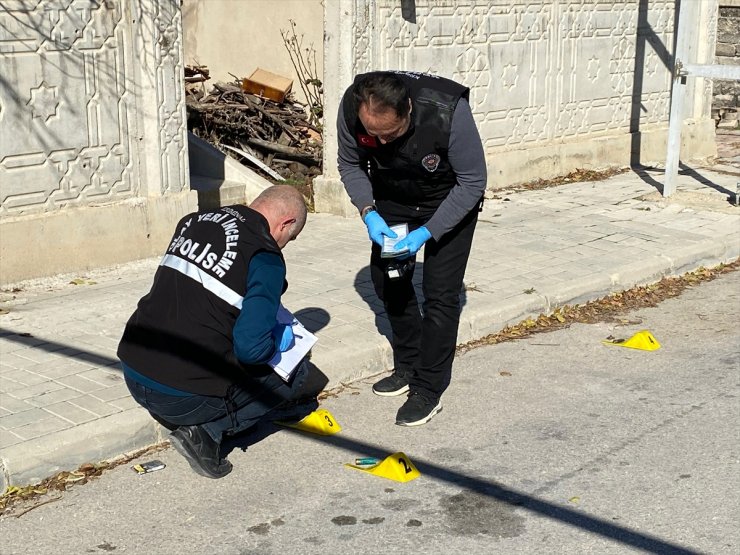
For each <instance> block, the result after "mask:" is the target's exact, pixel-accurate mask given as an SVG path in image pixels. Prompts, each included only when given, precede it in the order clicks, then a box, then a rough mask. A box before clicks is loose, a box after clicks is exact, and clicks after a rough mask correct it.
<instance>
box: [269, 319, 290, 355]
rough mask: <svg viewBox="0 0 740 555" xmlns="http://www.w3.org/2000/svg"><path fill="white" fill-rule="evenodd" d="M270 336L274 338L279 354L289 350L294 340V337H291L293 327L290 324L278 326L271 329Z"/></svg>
mask: <svg viewBox="0 0 740 555" xmlns="http://www.w3.org/2000/svg"><path fill="white" fill-rule="evenodd" d="M272 336H273V337H274V338H275V343H276V344H277V348H278V350H279V351H280V352H281V353H284V352H285V351H287V350H288V349H290V348H291V347H292V346H293V342H294V340H295V336H294V335H293V326H291V325H290V324H287V325H286V324H278V325H277V326H275V327H274V328H272Z"/></svg>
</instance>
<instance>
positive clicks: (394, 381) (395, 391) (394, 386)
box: [373, 371, 409, 397]
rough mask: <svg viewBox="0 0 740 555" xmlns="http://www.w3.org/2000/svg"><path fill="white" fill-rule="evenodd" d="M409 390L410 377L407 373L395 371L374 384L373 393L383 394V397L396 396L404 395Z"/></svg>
mask: <svg viewBox="0 0 740 555" xmlns="http://www.w3.org/2000/svg"><path fill="white" fill-rule="evenodd" d="M408 390H409V379H408V377H407V376H406V374H403V373H399V372H398V371H396V372H393V374H391V375H390V376H386V377H385V378H383V379H382V380H378V381H377V382H375V384H374V385H373V393H375V395H382V396H383V397H395V396H396V395H402V394H404V393H406V392H407V391H408Z"/></svg>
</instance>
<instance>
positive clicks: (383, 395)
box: [373, 385, 409, 397]
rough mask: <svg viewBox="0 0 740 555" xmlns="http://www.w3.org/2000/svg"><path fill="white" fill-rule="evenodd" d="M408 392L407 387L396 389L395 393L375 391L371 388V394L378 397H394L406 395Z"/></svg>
mask: <svg viewBox="0 0 740 555" xmlns="http://www.w3.org/2000/svg"><path fill="white" fill-rule="evenodd" d="M408 390H409V386H408V385H404V386H403V387H402V388H401V389H396V390H395V391H377V390H376V389H375V388H374V387H373V393H375V395H380V396H381V397H396V396H398V395H403V394H404V393H407V392H408Z"/></svg>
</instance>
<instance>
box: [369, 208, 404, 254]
mask: <svg viewBox="0 0 740 555" xmlns="http://www.w3.org/2000/svg"><path fill="white" fill-rule="evenodd" d="M365 225H366V226H367V234H368V235H369V236H370V239H372V241H373V242H374V243H377V244H378V245H380V246H381V247H382V246H383V235H387V236H388V237H390V238H391V239H395V238H396V237H398V236H397V235H396V232H395V231H391V228H390V227H388V224H387V223H385V220H384V219H383V217H382V216H381V215H380V214H378V213H377V212H375V211H374V210H373V211H372V212H368V213H367V215H366V216H365Z"/></svg>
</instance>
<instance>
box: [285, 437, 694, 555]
mask: <svg viewBox="0 0 740 555" xmlns="http://www.w3.org/2000/svg"><path fill="white" fill-rule="evenodd" d="M283 429H284V430H285V431H286V432H288V433H294V434H299V435H301V436H303V437H304V438H305V437H309V434H305V433H303V432H300V431H297V430H294V429H292V428H283ZM310 438H311V439H313V440H314V441H319V442H324V443H327V444H330V445H332V446H334V447H337V448H339V449H344V450H345V451H348V452H350V453H353V456H354V454H355V453H362V454H363V456H368V457H376V458H379V459H384V458H385V457H387V456H388V453H387V451H385V450H383V449H380V448H378V447H376V446H374V445H371V444H369V443H364V442H362V441H359V440H356V439H350V438H348V437H347V436H346V435H343V437H338V436H336V435H334V436H313V435H310ZM413 463H414V465H415V466H416V468H417V469H418V470H419V472H421V474H424V475H426V476H429V477H432V478H435V479H437V480H440V481H444V482H448V483H450V484H455V485H457V486H459V487H461V488H464V489H466V490H469V491H471V492H474V493H476V494H478V495H482V496H486V497H489V498H492V499H496V500H497V501H500V502H503V503H507V504H509V505H512V506H514V507H519V508H521V509H524V510H527V511H530V512H532V513H536V514H538V515H540V516H544V517H546V518H549V519H552V520H557V521H560V522H562V523H563V524H568V525H570V526H574V527H576V528H580V529H581V530H584V531H586V532H590V533H592V534H596V535H599V536H602V537H605V538H608V539H611V540H614V541H615V542H619V543H622V544H625V545H629V546H632V547H636V548H639V549H643V550H645V551H648V552H650V553H675V554H677V555H682V554H686V555H688V554H691V555H696V554H698V553H699V552H698V551H694V550H692V549H689V548H686V547H682V546H680V545H678V544H675V543H671V542H669V541H667V540H663V539H661V538H659V537H656V536H653V535H651V534H646V533H642V532H638V531H636V530H633V529H631V528H627V527H625V526H619V525H616V524H614V523H613V522H611V521H608V520H605V519H602V518H599V517H595V516H589V515H587V514H584V513H583V512H582V511H577V510H574V509H571V508H569V507H564V506H561V505H557V504H555V503H552V502H549V501H544V500H542V499H539V498H537V497H534V496H533V495H529V494H527V493H523V492H519V491H516V490H514V489H511V488H507V487H506V486H504V485H502V484H499V483H496V482H495V481H492V480H486V479H483V478H477V477H474V476H466V475H465V474H462V473H460V472H455V471H453V470H449V469H447V468H444V467H442V466H439V465H436V464H434V463H432V462H429V461H426V460H423V459H417V458H414V460H413Z"/></svg>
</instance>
